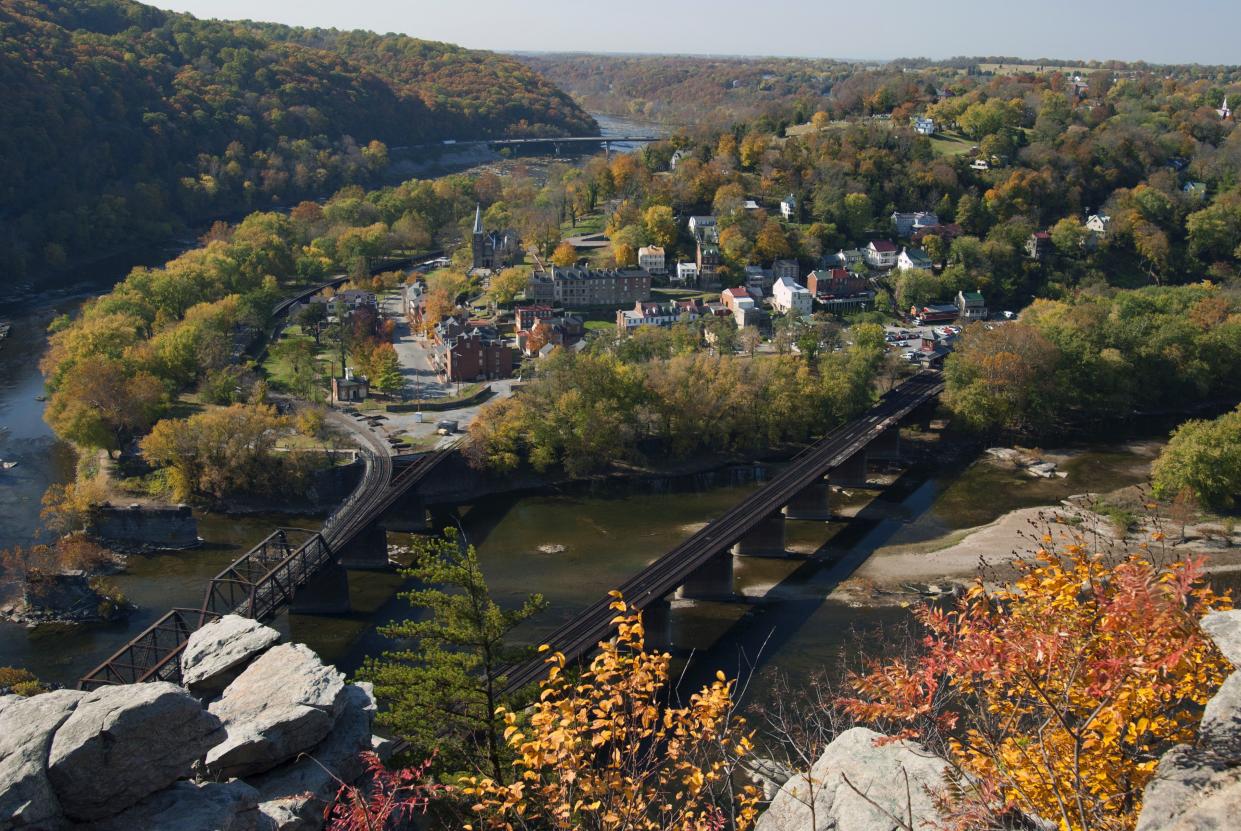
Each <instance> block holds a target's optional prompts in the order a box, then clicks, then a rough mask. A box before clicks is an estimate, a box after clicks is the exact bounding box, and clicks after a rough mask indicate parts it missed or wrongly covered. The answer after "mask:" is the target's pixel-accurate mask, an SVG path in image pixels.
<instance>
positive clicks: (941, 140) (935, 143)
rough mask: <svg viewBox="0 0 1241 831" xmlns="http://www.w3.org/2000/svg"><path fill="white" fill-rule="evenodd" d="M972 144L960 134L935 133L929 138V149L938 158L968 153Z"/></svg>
mask: <svg viewBox="0 0 1241 831" xmlns="http://www.w3.org/2000/svg"><path fill="white" fill-rule="evenodd" d="M973 146H974V142H972V141H970V140H969V139H967V138H966V137H965V136H963V135H961V134H960V133H936V134H935V135H933V136H931V149H932V150H934V151H935V152H936V154H938V155H940V156H960V155H961V154H962V153H968V152H969V151H970V148H971V147H973Z"/></svg>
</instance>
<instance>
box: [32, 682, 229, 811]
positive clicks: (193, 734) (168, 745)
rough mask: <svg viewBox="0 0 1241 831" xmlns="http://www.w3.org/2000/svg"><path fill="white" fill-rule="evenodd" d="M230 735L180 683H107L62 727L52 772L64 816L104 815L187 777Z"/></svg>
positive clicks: (49, 765)
mask: <svg viewBox="0 0 1241 831" xmlns="http://www.w3.org/2000/svg"><path fill="white" fill-rule="evenodd" d="M37 698H38V697H37V696H36V699H37ZM224 738H225V736H224V733H223V732H222V731H221V730H220V720H219V719H218V718H216V717H215V716H214V715H212V714H211V713H208V712H206V711H204V710H203V708H202V705H201V704H200V703H199V702H198V700H197V699H195V698H194V697H193V696H192V695H190V694H189V693H188V692H187V691H186V690H184V689H183V688H181V687H179V686H177V685H176V684H169V683H167V682H163V681H157V682H152V683H149V684H133V685H118V686H113V687H104V688H102V689H99V690H96V691H95V692H92V693H89V694H88V695H86V696H85V697H84V698H82V699H80V700H79V701H78V702H77V706H76V707H75V708H74V711H73V714H72V715H70V716H69V718H68V719H66V720H65V722H64V724H62V725H60V727H59V728H58V729H57V730H56V736H55V738H54V739H53V740H52V747H51V751H50V752H49V754H48V759H47V773H48V778H49V779H50V780H51V782H52V787H53V789H54V790H55V791H56V796H57V798H58V799H59V800H60V806H61V809H62V810H63V811H64V813H65V815H66V816H69V817H71V818H73V819H78V820H90V819H98V818H100V817H106V816H108V815H110V814H114V813H116V810H117V806H118V805H119V806H127V805H132V804H134V803H135V802H137V801H138V800H140V799H142V798H143V797H145V796H147V795H148V794H151V793H154V792H155V791H157V790H160V789H161V788H166V787H168V786H169V785H171V784H172V783H173V782H176V781H177V780H178V779H182V778H184V777H186V776H189V775H190V773H191V768H192V766H193V764H194V762H195V761H197V760H198V759H201V758H202V756H203V754H204V753H206V752H207V751H208V750H209V749H210V748H211V747H213V746H214V745H217V744H219V743H220V742H221V741H223V740H224Z"/></svg>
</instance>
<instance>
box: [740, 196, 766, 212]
mask: <svg viewBox="0 0 1241 831" xmlns="http://www.w3.org/2000/svg"><path fill="white" fill-rule="evenodd" d="M741 207H742V208H744V209H745V210H747V211H761V210H762V209H763V208H762V206H761V205H759V204H758V202H757V201H755V200H753V199H747V200H745V201H744V202H742V203H741Z"/></svg>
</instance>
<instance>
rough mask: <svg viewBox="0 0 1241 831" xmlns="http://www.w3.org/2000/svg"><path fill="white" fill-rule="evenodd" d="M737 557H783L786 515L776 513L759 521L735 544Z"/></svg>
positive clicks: (734, 553) (734, 549)
mask: <svg viewBox="0 0 1241 831" xmlns="http://www.w3.org/2000/svg"><path fill="white" fill-rule="evenodd" d="M733 555H734V556H737V557H783V556H784V514H782V513H780V512H779V511H776V512H775V513H772V514H770V515H769V516H766V517H763V519H761V520H759V523H758V525H755V526H754V527H753V528H751V529H750V531H749V533H747V534H746V535H745V536H744V537H742V538H741V539H739V540H737V541H736V542H735V543H733Z"/></svg>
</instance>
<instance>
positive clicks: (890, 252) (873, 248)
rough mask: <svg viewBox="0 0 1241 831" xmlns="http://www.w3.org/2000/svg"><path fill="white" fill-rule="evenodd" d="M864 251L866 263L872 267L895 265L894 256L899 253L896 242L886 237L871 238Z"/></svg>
mask: <svg viewBox="0 0 1241 831" xmlns="http://www.w3.org/2000/svg"><path fill="white" fill-rule="evenodd" d="M864 251H865V254H866V264H867V265H869V266H871V267H872V268H891V267H892V266H894V265H896V257H897V255H898V254H900V250H899V249H898V248H897V247H896V243H894V242H892V241H890V240H886V239H877V240H871V242H870V244H868V245H867V246H866V248H865V249H864Z"/></svg>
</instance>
